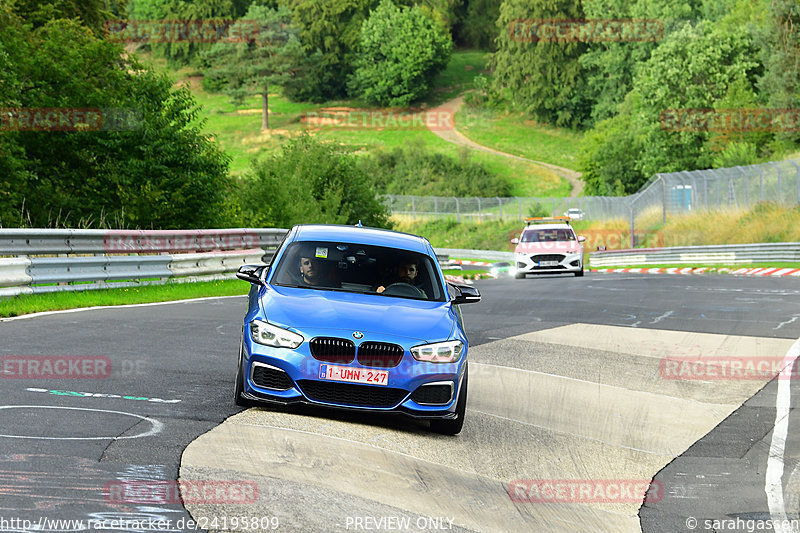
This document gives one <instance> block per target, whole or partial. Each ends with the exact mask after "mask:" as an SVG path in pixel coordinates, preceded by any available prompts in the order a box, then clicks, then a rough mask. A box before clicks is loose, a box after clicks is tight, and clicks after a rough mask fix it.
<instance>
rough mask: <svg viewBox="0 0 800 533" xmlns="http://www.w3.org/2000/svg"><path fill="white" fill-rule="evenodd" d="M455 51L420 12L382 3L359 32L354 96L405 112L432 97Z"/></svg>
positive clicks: (386, 0)
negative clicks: (437, 79) (435, 80)
mask: <svg viewBox="0 0 800 533" xmlns="http://www.w3.org/2000/svg"><path fill="white" fill-rule="evenodd" d="M452 49H453V41H452V39H451V38H450V35H449V34H448V33H446V32H444V31H443V30H442V29H441V27H439V26H438V25H437V24H436V23H435V22H433V21H432V20H431V19H429V18H428V17H426V16H425V15H424V14H423V12H422V10H420V9H419V8H417V7H412V8H408V7H404V8H399V7H397V6H395V5H394V4H393V3H392V2H391V0H384V1H383V2H381V4H380V5H379V6H378V7H377V8H376V9H375V11H373V12H372V13H371V14H370V16H369V18H368V19H367V20H366V21H365V22H364V25H363V26H362V27H361V34H360V37H359V44H358V52H359V53H358V56H357V57H356V60H355V62H354V65H355V72H354V73H353V75H352V77H351V78H350V81H349V87H350V90H351V92H352V94H354V95H357V96H360V97H363V98H364V99H365V100H366V101H367V102H370V103H376V104H381V105H392V106H407V105H408V104H409V103H411V102H413V101H415V100H419V99H420V98H422V97H423V96H425V95H426V94H427V93H428V92H429V91H430V88H431V84H432V83H433V78H434V77H435V76H436V75H437V74H438V73H439V72H441V71H442V69H444V68H445V67H446V66H447V62H448V61H449V60H450V54H451V52H452Z"/></svg>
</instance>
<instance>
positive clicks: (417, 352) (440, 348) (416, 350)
mask: <svg viewBox="0 0 800 533" xmlns="http://www.w3.org/2000/svg"><path fill="white" fill-rule="evenodd" d="M462 349H464V343H463V342H461V341H447V342H437V343H434V344H423V345H422V346H415V347H413V348H411V355H413V356H414V359H416V360H417V361H426V362H428V363H455V362H456V361H458V359H459V358H460V357H461V350H462Z"/></svg>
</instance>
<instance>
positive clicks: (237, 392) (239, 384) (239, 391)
mask: <svg viewBox="0 0 800 533" xmlns="http://www.w3.org/2000/svg"><path fill="white" fill-rule="evenodd" d="M243 360H244V346H241V347H240V348H239V365H238V368H237V370H236V384H235V385H234V388H233V403H235V404H236V405H238V406H239V407H252V406H253V405H254V404H253V402H251V401H250V400H248V399H247V398H245V397H244V396H243V394H244V372H243V370H244V368H243V365H242V362H243Z"/></svg>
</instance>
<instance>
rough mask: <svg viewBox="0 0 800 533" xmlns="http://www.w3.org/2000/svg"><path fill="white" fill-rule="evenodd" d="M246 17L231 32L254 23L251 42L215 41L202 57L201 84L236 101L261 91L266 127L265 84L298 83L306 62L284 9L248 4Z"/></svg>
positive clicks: (266, 87) (263, 119)
mask: <svg viewBox="0 0 800 533" xmlns="http://www.w3.org/2000/svg"><path fill="white" fill-rule="evenodd" d="M244 18H245V19H246V20H243V21H242V22H237V23H236V24H235V25H234V27H233V28H232V31H233V32H237V33H241V32H244V31H246V30H247V28H249V27H252V26H251V25H252V24H253V23H255V24H257V27H258V34H257V37H256V39H255V40H254V41H252V42H242V43H238V44H236V45H232V44H230V43H217V44H216V45H214V47H213V48H212V49H211V50H210V51H209V52H208V53H207V54H204V56H203V62H204V64H206V65H207V66H208V68H207V69H206V77H205V79H204V80H203V83H204V86H205V87H206V88H209V89H222V90H224V91H225V92H226V93H227V94H229V95H231V96H232V97H233V98H234V100H235V101H237V102H240V101H242V99H243V98H244V97H245V96H248V95H251V94H257V93H260V94H261V101H262V110H261V117H262V119H261V129H262V130H268V129H269V87H270V86H271V85H278V86H280V87H287V86H291V85H294V84H298V83H302V82H301V81H300V79H301V78H302V77H303V76H304V75H307V72H308V65H309V62H310V61H312V60H310V59H308V58H306V56H305V53H304V51H303V46H302V45H301V43H300V40H299V38H298V37H297V33H298V30H297V28H296V27H295V26H293V25H292V23H291V13H290V12H289V10H288V9H286V8H279V9H277V10H275V9H270V8H267V7H263V6H258V5H253V6H251V7H250V9H249V11H248V12H247V15H245V17H244Z"/></svg>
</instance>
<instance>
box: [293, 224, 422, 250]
mask: <svg viewBox="0 0 800 533" xmlns="http://www.w3.org/2000/svg"><path fill="white" fill-rule="evenodd" d="M293 229H294V230H295V231H296V233H295V235H294V238H293V239H292V240H293V241H342V242H357V243H359V244H371V245H374V246H386V247H388V248H400V249H403V250H409V251H413V252H420V253H429V251H430V243H429V242H428V240H427V239H425V238H424V237H420V236H419V235H412V234H411V233H402V232H399V231H392V230H387V229H380V228H367V227H362V226H344V225H337V224H304V225H299V226H295V227H294V228H293Z"/></svg>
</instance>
